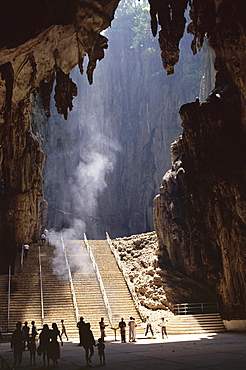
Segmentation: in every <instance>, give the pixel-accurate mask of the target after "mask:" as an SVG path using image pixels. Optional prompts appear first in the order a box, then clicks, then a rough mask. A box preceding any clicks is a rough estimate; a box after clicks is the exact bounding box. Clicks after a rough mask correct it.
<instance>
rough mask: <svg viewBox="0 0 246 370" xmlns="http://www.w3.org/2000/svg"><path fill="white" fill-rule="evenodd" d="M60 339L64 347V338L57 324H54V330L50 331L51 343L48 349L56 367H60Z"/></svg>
mask: <svg viewBox="0 0 246 370" xmlns="http://www.w3.org/2000/svg"><path fill="white" fill-rule="evenodd" d="M58 337H59V338H60V341H61V345H62V346H63V342H62V337H61V334H60V331H59V330H58V327H57V325H56V323H53V324H52V330H50V338H51V341H50V343H49V347H48V355H49V358H50V359H51V360H52V361H53V364H54V365H58V361H57V360H59V358H60V356H61V351H60V345H59V342H58V340H57V338H58Z"/></svg>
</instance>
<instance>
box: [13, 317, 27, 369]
mask: <svg viewBox="0 0 246 370" xmlns="http://www.w3.org/2000/svg"><path fill="white" fill-rule="evenodd" d="M10 346H11V348H12V349H13V351H14V359H15V362H14V366H16V365H17V362H18V366H21V363H22V353H23V350H24V346H25V335H24V331H23V330H21V322H20V321H18V322H17V324H16V330H15V331H14V332H13V334H12V338H11V345H10Z"/></svg>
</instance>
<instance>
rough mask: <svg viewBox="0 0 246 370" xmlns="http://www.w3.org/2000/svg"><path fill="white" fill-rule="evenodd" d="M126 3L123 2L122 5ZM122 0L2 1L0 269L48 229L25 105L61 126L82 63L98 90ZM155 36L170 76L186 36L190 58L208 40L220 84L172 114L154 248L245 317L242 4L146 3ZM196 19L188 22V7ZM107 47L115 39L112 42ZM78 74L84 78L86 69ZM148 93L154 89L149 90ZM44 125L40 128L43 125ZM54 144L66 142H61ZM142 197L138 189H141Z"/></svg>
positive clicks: (38, 153) (231, 314) (234, 315)
mask: <svg viewBox="0 0 246 370" xmlns="http://www.w3.org/2000/svg"><path fill="white" fill-rule="evenodd" d="M121 2H123V0H121ZM118 3H119V1H118V0H101V1H99V0H98V1H95V0H85V1H82V0H70V1H68V0H62V1H53V0H47V1H38V0H36V1H33V0H32V1H31V0H26V1H25V2H19V1H17V0H11V1H8V2H2V3H1V5H2V6H1V14H0V20H1V22H0V35H1V38H0V74H1V80H0V82H1V84H0V100H1V105H0V106H1V108H0V109H1V111H0V135H1V143H0V164H1V166H0V184H1V188H0V190H1V191H0V197H1V208H0V215H1V223H0V239H1V244H0V252H1V259H0V271H1V273H2V274H5V273H6V271H7V267H8V265H12V266H14V261H15V256H16V253H17V251H18V249H19V248H20V247H21V245H22V244H23V243H25V242H29V243H32V242H36V241H37V240H38V239H39V237H40V230H41V229H42V227H43V226H44V225H45V222H46V217H47V209H48V204H47V201H46V199H45V194H44V186H43V182H44V178H43V168H44V163H45V154H46V153H44V151H43V150H42V146H41V142H40V137H39V135H38V130H39V128H38V127H36V133H35V134H34V132H33V122H32V120H33V116H32V115H31V114H30V109H31V106H32V104H33V101H34V99H35V97H36V96H37V95H38V96H39V97H40V98H41V99H42V104H43V111H44V114H45V115H46V117H49V116H50V115H51V110H50V103H51V101H50V100H51V98H50V97H51V93H52V90H53V86H54V84H55V106H56V109H57V112H58V113H59V114H60V115H63V116H64V118H65V119H68V117H69V114H70V111H71V110H72V108H73V99H74V97H75V96H76V95H77V86H76V84H75V83H74V82H73V80H72V79H71V78H70V75H69V74H70V72H71V71H72V70H73V69H74V68H75V67H76V66H77V68H78V70H79V71H80V73H81V74H86V76H87V79H88V83H89V84H90V85H91V84H93V74H94V71H95V68H96V66H97V63H98V61H100V60H102V59H103V58H107V50H106V49H107V47H108V39H107V38H106V37H105V36H104V34H103V33H102V31H104V30H106V29H107V28H108V27H110V25H111V22H112V21H113V19H114V14H115V11H116V8H117V6H118ZM149 4H150V23H149V27H150V28H151V30H152V34H153V37H155V36H157V37H158V41H159V46H160V55H161V60H162V64H163V68H164V69H165V70H166V73H167V75H169V76H171V75H173V74H174V75H175V66H176V65H177V64H178V61H179V45H180V41H181V39H182V38H183V37H184V33H187V32H188V33H189V34H191V35H192V37H193V40H192V41H191V49H192V52H193V54H194V55H195V54H197V52H198V51H199V50H201V48H202V46H203V44H204V42H205V40H207V42H208V44H209V46H210V48H212V49H213V51H214V54H215V61H214V68H215V70H216V79H215V87H214V89H213V90H212V91H209V92H208V94H207V96H205V98H204V100H199V98H197V99H194V101H193V102H187V103H186V104H183V105H182V106H181V107H179V106H177V112H178V111H179V114H180V117H181V120H182V128H183V133H182V135H180V136H179V137H177V138H176V140H175V141H174V143H173V144H172V146H171V153H172V168H171V169H170V170H169V171H167V172H166V174H165V175H164V176H163V179H162V183H161V184H159V185H160V189H159V194H158V195H157V196H155V199H154V228H155V231H156V233H157V237H158V244H159V249H160V252H161V254H162V255H163V256H167V257H168V259H169V260H170V263H171V264H172V266H173V267H175V268H176V269H177V270H179V271H181V272H182V273H184V274H186V275H187V276H189V277H192V278H193V279H197V280H199V281H202V282H204V283H206V284H208V285H209V286H210V287H211V290H214V291H215V292H217V294H219V295H220V297H221V301H222V308H223V318H224V319H228V320H232V319H241V320H243V319H245V312H246V310H245V308H246V294H245V293H246V292H245V286H246V284H245V283H246V274H245V244H246V225H245V223H246V214H245V207H246V190H245V180H246V161H245V147H244V145H245V140H246V138H245V125H246V118H245V73H246V70H245V47H244V46H245V16H244V6H243V3H242V2H241V1H240V0H234V1H232V0H209V1H205V0H178V1H172V0H169V1H165V2H163V1H158V0H149ZM186 11H188V12H189V16H190V19H191V22H190V23H189V25H188V27H186V21H185V16H184V14H185V12H186ZM109 42H110V40H109ZM84 69H86V71H85V72H84ZM150 94H151V92H150ZM40 129H41V130H42V128H40ZM57 145H58V146H59V145H61V143H60V142H59V141H58V143H57ZM141 191H142V190H141Z"/></svg>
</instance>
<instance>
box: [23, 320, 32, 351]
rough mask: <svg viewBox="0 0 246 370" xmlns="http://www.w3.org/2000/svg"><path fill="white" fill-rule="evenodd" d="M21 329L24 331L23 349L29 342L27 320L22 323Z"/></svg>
mask: <svg viewBox="0 0 246 370" xmlns="http://www.w3.org/2000/svg"><path fill="white" fill-rule="evenodd" d="M22 330H23V332H24V338H25V340H24V350H25V348H27V347H28V343H29V331H30V328H29V326H28V322H27V321H25V323H24V325H23V326H22Z"/></svg>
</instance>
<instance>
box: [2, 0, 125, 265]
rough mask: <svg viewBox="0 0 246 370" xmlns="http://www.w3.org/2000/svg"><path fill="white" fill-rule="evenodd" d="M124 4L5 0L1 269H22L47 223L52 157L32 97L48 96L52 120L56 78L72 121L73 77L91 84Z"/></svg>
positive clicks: (60, 105)
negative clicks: (28, 245)
mask: <svg viewBox="0 0 246 370" xmlns="http://www.w3.org/2000/svg"><path fill="white" fill-rule="evenodd" d="M117 4H118V1H117V0H114V1H107V0H105V1H79V0H72V1H62V2H60V1H55V2H54V1H51V0H50V1H49V0H48V1H45V2H40V1H33V0H30V1H29V0H28V1H25V2H24V3H23V2H19V1H11V2H9V3H6V2H3V1H2V2H1V14H0V34H1V38H0V48H1V49H0V74H1V80H0V100H1V102H0V107H1V108H0V113H1V114H0V138H1V147H0V149H1V156H0V158H1V162H0V163H1V167H0V181H1V208H0V217H1V226H0V239H1V258H0V261H1V262H0V264H1V265H0V271H1V272H3V271H5V272H6V270H7V266H8V265H9V264H12V265H13V264H14V258H15V253H16V249H17V248H20V246H21V243H24V242H31V241H35V240H37V239H38V238H39V235H40V230H41V226H42V225H43V222H44V213H43V212H42V211H43V209H44V208H45V207H44V206H45V201H44V195H43V186H42V181H43V178H42V169H43V164H44V153H43V152H42V150H41V146H40V140H39V137H38V136H37V135H36V136H35V135H34V134H33V132H32V127H31V116H30V114H29V111H30V96H31V94H36V93H37V92H40V94H41V96H42V99H43V102H44V108H45V112H46V114H47V115H49V101H50V93H51V91H52V87H53V83H54V80H55V79H56V105H57V109H58V111H59V112H60V113H62V114H63V115H64V116H65V117H66V116H67V112H68V110H69V109H71V108H72V99H73V96H74V95H76V87H75V86H74V84H73V83H72V81H71V80H70V79H69V77H68V74H69V72H70V71H71V69H72V68H74V66H75V65H77V64H79V66H80V69H81V71H82V70H83V58H84V57H85V55H86V54H87V55H88V57H89V62H88V66H87V76H88V80H89V82H90V83H91V82H92V74H93V70H94V68H95V66H96V62H97V60H100V59H101V58H103V55H104V48H106V47H107V45H106V44H107V42H106V41H107V40H106V38H105V37H104V36H102V35H100V32H101V31H102V30H104V29H105V28H107V27H108V26H110V22H111V21H112V19H113V14H114V11H115V8H116V7H117Z"/></svg>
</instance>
